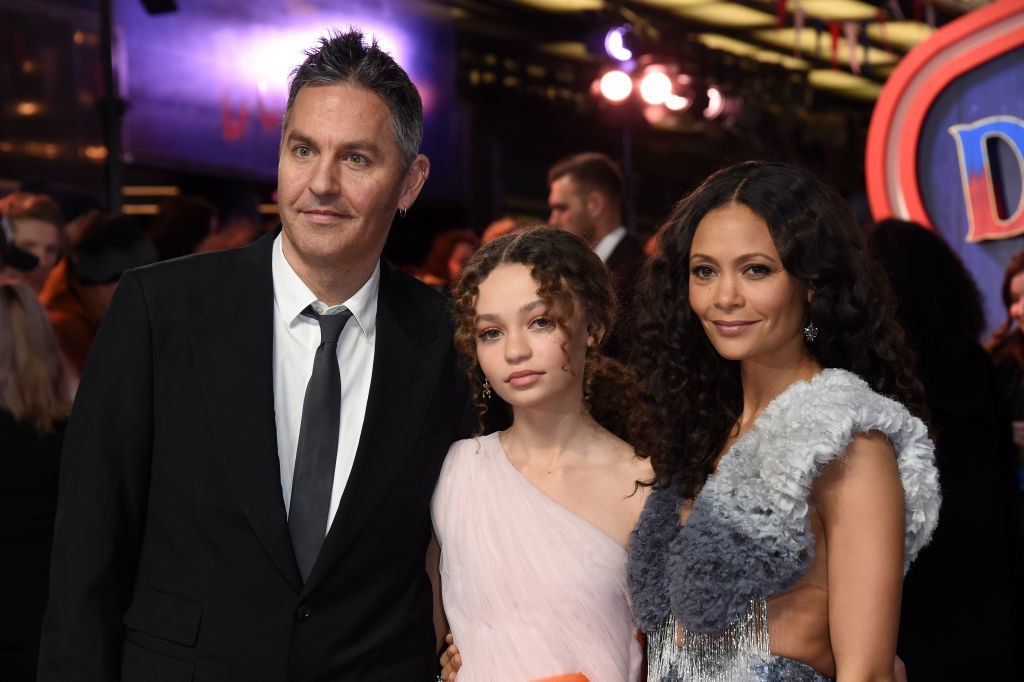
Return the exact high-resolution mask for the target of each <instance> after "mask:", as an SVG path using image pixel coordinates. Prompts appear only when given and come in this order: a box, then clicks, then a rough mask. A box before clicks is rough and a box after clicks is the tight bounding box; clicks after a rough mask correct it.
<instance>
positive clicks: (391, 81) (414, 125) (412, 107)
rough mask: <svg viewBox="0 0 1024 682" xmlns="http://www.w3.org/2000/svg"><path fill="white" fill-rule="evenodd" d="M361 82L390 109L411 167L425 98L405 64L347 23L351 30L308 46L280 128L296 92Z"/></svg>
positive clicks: (419, 138)
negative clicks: (321, 86)
mask: <svg viewBox="0 0 1024 682" xmlns="http://www.w3.org/2000/svg"><path fill="white" fill-rule="evenodd" d="M333 84H348V85H357V86H359V87H363V88H366V89H367V90H370V91H371V92H374V93H376V94H377V95H378V96H379V97H380V98H381V99H383V100H384V102H385V103H386V104H387V105H388V109H389V110H390V111H391V125H392V127H393V128H394V131H395V141H396V142H397V143H398V149H399V151H400V152H401V154H402V165H403V167H404V168H408V167H409V165H410V164H411V163H412V161H413V159H414V158H416V154H417V153H418V152H419V149H420V142H421V141H422V140H423V102H422V100H421V99H420V93H419V91H418V90H416V86H415V85H413V83H412V81H411V80H410V79H409V74H407V73H406V72H405V70H404V69H402V67H401V66H399V65H398V63H397V62H396V61H395V60H394V59H392V57H391V55H389V54H388V53H387V52H385V51H384V50H382V49H380V47H379V46H378V45H377V40H376V39H373V40H372V41H371V42H370V44H367V43H366V41H365V39H364V37H363V33H362V31H360V30H358V29H356V28H353V27H349V30H348V32H347V33H339V32H336V31H332V32H331V33H330V34H329V35H328V36H325V37H323V38H321V39H320V44H319V45H318V46H317V47H315V48H313V49H311V50H308V51H307V52H306V60H305V61H304V62H302V64H300V65H299V66H297V67H295V69H294V70H293V71H292V76H291V85H290V87H289V90H288V105H287V106H286V107H285V110H284V122H283V124H282V126H281V131H282V134H283V133H284V129H285V128H287V127H288V120H289V118H290V117H291V113H292V107H293V106H294V105H295V96H296V95H298V94H299V90H301V89H302V88H303V87H305V86H307V85H333Z"/></svg>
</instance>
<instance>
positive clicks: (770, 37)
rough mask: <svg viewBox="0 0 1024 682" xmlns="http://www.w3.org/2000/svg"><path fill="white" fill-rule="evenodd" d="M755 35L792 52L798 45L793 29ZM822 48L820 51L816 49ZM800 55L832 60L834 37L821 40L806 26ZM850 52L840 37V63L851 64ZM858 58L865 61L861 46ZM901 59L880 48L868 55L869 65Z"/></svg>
mask: <svg viewBox="0 0 1024 682" xmlns="http://www.w3.org/2000/svg"><path fill="white" fill-rule="evenodd" d="M754 35H755V36H756V37H757V38H758V39H760V40H763V41H764V42H766V43H769V44H770V45H775V46H777V47H781V48H783V49H784V50H787V51H792V50H793V47H794V45H795V43H796V31H795V29H792V28H781V29H778V30H776V29H768V30H765V31H755V32H754ZM816 48H820V49H816ZM800 54H801V56H806V57H817V58H818V59H825V60H828V59H831V58H832V36H830V35H829V34H828V33H827V32H825V31H823V32H822V33H821V38H820V40H819V38H818V34H817V32H816V31H814V30H813V29H811V28H809V27H807V26H805V27H804V30H803V31H801V32H800ZM849 55H850V50H849V47H848V45H847V42H846V38H845V37H843V36H840V37H839V63H840V64H847V63H848V62H849ZM857 57H858V58H859V59H860V60H861V62H863V61H865V59H864V48H863V47H862V46H861V45H857ZM898 58H899V57H898V56H897V55H894V54H889V53H888V52H886V51H885V50H883V49H881V48H878V47H869V48H868V53H867V62H868V63H869V64H889V63H891V62H894V61H896V60H897V59H898Z"/></svg>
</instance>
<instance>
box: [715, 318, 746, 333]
mask: <svg viewBox="0 0 1024 682" xmlns="http://www.w3.org/2000/svg"><path fill="white" fill-rule="evenodd" d="M712 324H713V325H715V329H717V330H718V333H719V334H721V335H722V336H739V335H740V334H742V333H743V332H745V331H746V330H747V329H749V328H750V327H751V326H752V325H753V324H754V322H752V321H751V322H745V321H739V320H736V321H716V322H712Z"/></svg>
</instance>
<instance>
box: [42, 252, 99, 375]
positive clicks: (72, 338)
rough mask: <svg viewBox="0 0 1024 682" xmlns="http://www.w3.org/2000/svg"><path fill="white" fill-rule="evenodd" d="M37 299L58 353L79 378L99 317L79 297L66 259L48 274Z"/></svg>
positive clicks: (79, 293)
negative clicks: (56, 344) (48, 319)
mask: <svg viewBox="0 0 1024 682" xmlns="http://www.w3.org/2000/svg"><path fill="white" fill-rule="evenodd" d="M39 300H40V301H42V304H43V307H45V308H46V312H47V314H48V316H49V318H50V324H52V325H53V331H54V333H55V334H56V336H57V343H58V345H59V346H60V350H61V352H62V353H63V354H64V357H66V358H67V359H68V360H69V361H70V362H71V365H72V366H73V367H74V368H75V370H76V371H77V372H78V374H79V375H81V374H82V368H83V367H84V366H85V358H86V357H87V356H88V355H89V349H90V348H91V347H92V341H93V338H94V337H95V336H96V330H97V329H98V328H99V325H100V318H99V317H98V316H96V315H95V313H93V311H92V310H90V308H89V306H88V304H87V303H86V302H85V300H84V299H83V298H82V294H81V292H79V290H78V284H77V283H75V282H74V279H73V278H72V276H71V273H70V272H69V271H68V266H67V259H66V258H65V259H63V260H61V261H60V262H59V263H57V265H56V266H55V267H54V268H53V270H51V271H50V274H49V276H48V277H47V278H46V284H45V285H43V290H42V291H40V292H39Z"/></svg>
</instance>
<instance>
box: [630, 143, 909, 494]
mask: <svg viewBox="0 0 1024 682" xmlns="http://www.w3.org/2000/svg"><path fill="white" fill-rule="evenodd" d="M736 204H739V205H743V206H746V207H747V208H749V209H751V210H752V211H754V213H756V214H757V215H759V216H761V217H762V218H763V219H764V221H765V222H766V223H767V224H768V228H769V230H770V232H771V236H772V241H774V242H775V246H776V248H777V249H778V251H779V255H780V257H781V259H782V263H783V266H784V267H785V268H786V270H787V271H788V272H789V273H790V274H791V275H793V276H794V277H796V278H797V279H799V280H801V281H803V282H805V283H806V284H807V285H809V286H810V287H811V289H812V291H813V294H812V296H811V301H810V303H809V304H808V307H807V312H806V315H807V317H808V319H810V320H813V321H814V324H815V325H816V326H817V327H818V329H819V334H818V337H817V339H816V340H815V341H814V342H813V343H812V344H809V346H808V348H809V350H810V352H811V354H812V355H813V356H814V358H815V359H816V360H817V361H818V362H819V363H820V364H821V365H822V366H823V367H838V368H842V369H846V370H849V371H851V372H854V373H856V374H858V375H860V376H861V377H863V378H864V379H865V380H866V381H867V382H868V384H869V385H870V386H871V387H872V388H873V389H874V390H876V391H878V392H880V393H883V394H886V395H890V396H893V397H894V398H896V399H897V400H899V401H901V402H903V403H904V404H905V405H907V407H908V408H909V409H910V410H911V411H913V412H915V413H916V414H918V415H923V410H924V408H923V394H922V390H921V385H920V383H919V382H918V380H917V379H916V378H915V376H914V374H913V357H912V355H911V354H910V352H909V351H908V349H907V348H906V346H905V343H904V337H903V331H902V330H901V329H900V327H899V324H898V323H897V322H896V318H895V314H894V303H893V300H892V295H891V293H890V292H889V289H888V286H887V284H886V282H885V279H884V275H883V274H882V273H881V272H880V271H879V270H878V268H877V266H876V265H875V263H874V261H873V260H872V259H871V258H870V256H869V255H868V253H867V251H866V249H865V246H864V239H863V235H861V233H860V231H859V230H858V228H857V226H856V224H855V222H854V219H853V215H852V214H851V213H850V210H849V208H848V207H847V206H846V204H845V202H844V201H843V199H842V198H841V197H840V196H839V195H838V194H837V193H836V192H835V191H834V190H832V189H830V188H829V187H827V186H826V185H824V184H823V183H821V182H819V181H818V180H817V179H815V178H814V176H812V175H811V174H810V173H809V172H808V171H806V170H804V169H802V168H797V167H794V166H790V165H786V164H780V163H766V162H747V163H742V164H738V165H734V166H730V167H728V168H724V169H722V170H720V171H718V172H716V173H715V174H713V175H712V176H711V177H709V178H708V179H707V180H705V181H704V182H703V183H702V184H701V185H700V187H698V188H697V189H696V190H695V191H694V192H693V193H691V194H690V195H689V196H687V197H685V198H683V199H682V201H680V202H679V203H678V204H677V205H676V207H675V208H674V210H673V212H672V214H671V215H670V216H669V218H668V220H667V221H666V224H665V225H664V226H663V227H662V229H661V231H660V235H661V250H660V252H659V253H658V254H657V255H655V256H654V257H653V258H652V259H651V260H650V261H649V262H648V264H647V266H646V267H645V269H644V271H643V274H642V276H641V278H640V283H639V289H638V292H637V320H636V329H635V335H634V339H633V344H634V346H633V348H634V350H633V354H632V364H633V366H634V368H635V369H636V371H637V374H638V375H639V376H641V377H643V378H644V386H645V391H646V394H647V395H646V401H647V402H648V404H649V406H650V407H649V410H648V411H647V412H646V413H644V414H643V415H641V416H642V417H643V418H646V419H650V420H652V421H650V422H649V423H646V424H641V428H640V429H638V431H637V432H638V435H639V437H640V438H639V442H638V443H637V445H638V446H639V447H641V448H643V449H644V451H645V452H647V453H648V454H649V455H650V457H651V464H652V466H653V467H654V472H655V484H656V485H657V486H659V487H664V486H668V485H676V486H679V487H680V489H681V491H682V493H683V495H684V496H686V497H693V496H695V495H696V494H697V493H698V492H699V491H700V488H701V487H702V486H703V485H704V482H705V480H706V479H707V477H708V476H709V475H710V474H711V473H712V471H713V470H714V466H715V463H716V461H717V459H718V457H719V454H720V453H721V451H722V449H723V448H724V446H725V443H726V440H727V439H728V436H729V433H730V431H732V430H733V429H734V428H735V425H736V421H737V420H738V419H739V416H740V414H741V412H742V409H743V393H742V386H741V383H740V370H739V363H738V362H736V361H730V360H726V359H724V358H722V357H721V356H720V355H719V354H718V353H717V352H716V351H715V349H714V347H713V346H712V345H711V342H710V341H709V340H708V338H707V336H706V335H705V333H704V330H703V328H702V327H701V323H700V320H699V319H698V317H697V315H696V314H694V312H693V310H692V309H691V308H690V305H689V281H690V267H689V259H690V244H691V242H692V241H693V236H694V233H695V232H696V230H697V226H698V225H699V224H700V222H701V221H702V220H703V218H704V216H706V215H707V214H708V213H709V212H711V211H713V210H715V209H718V208H723V207H726V206H731V205H736Z"/></svg>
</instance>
